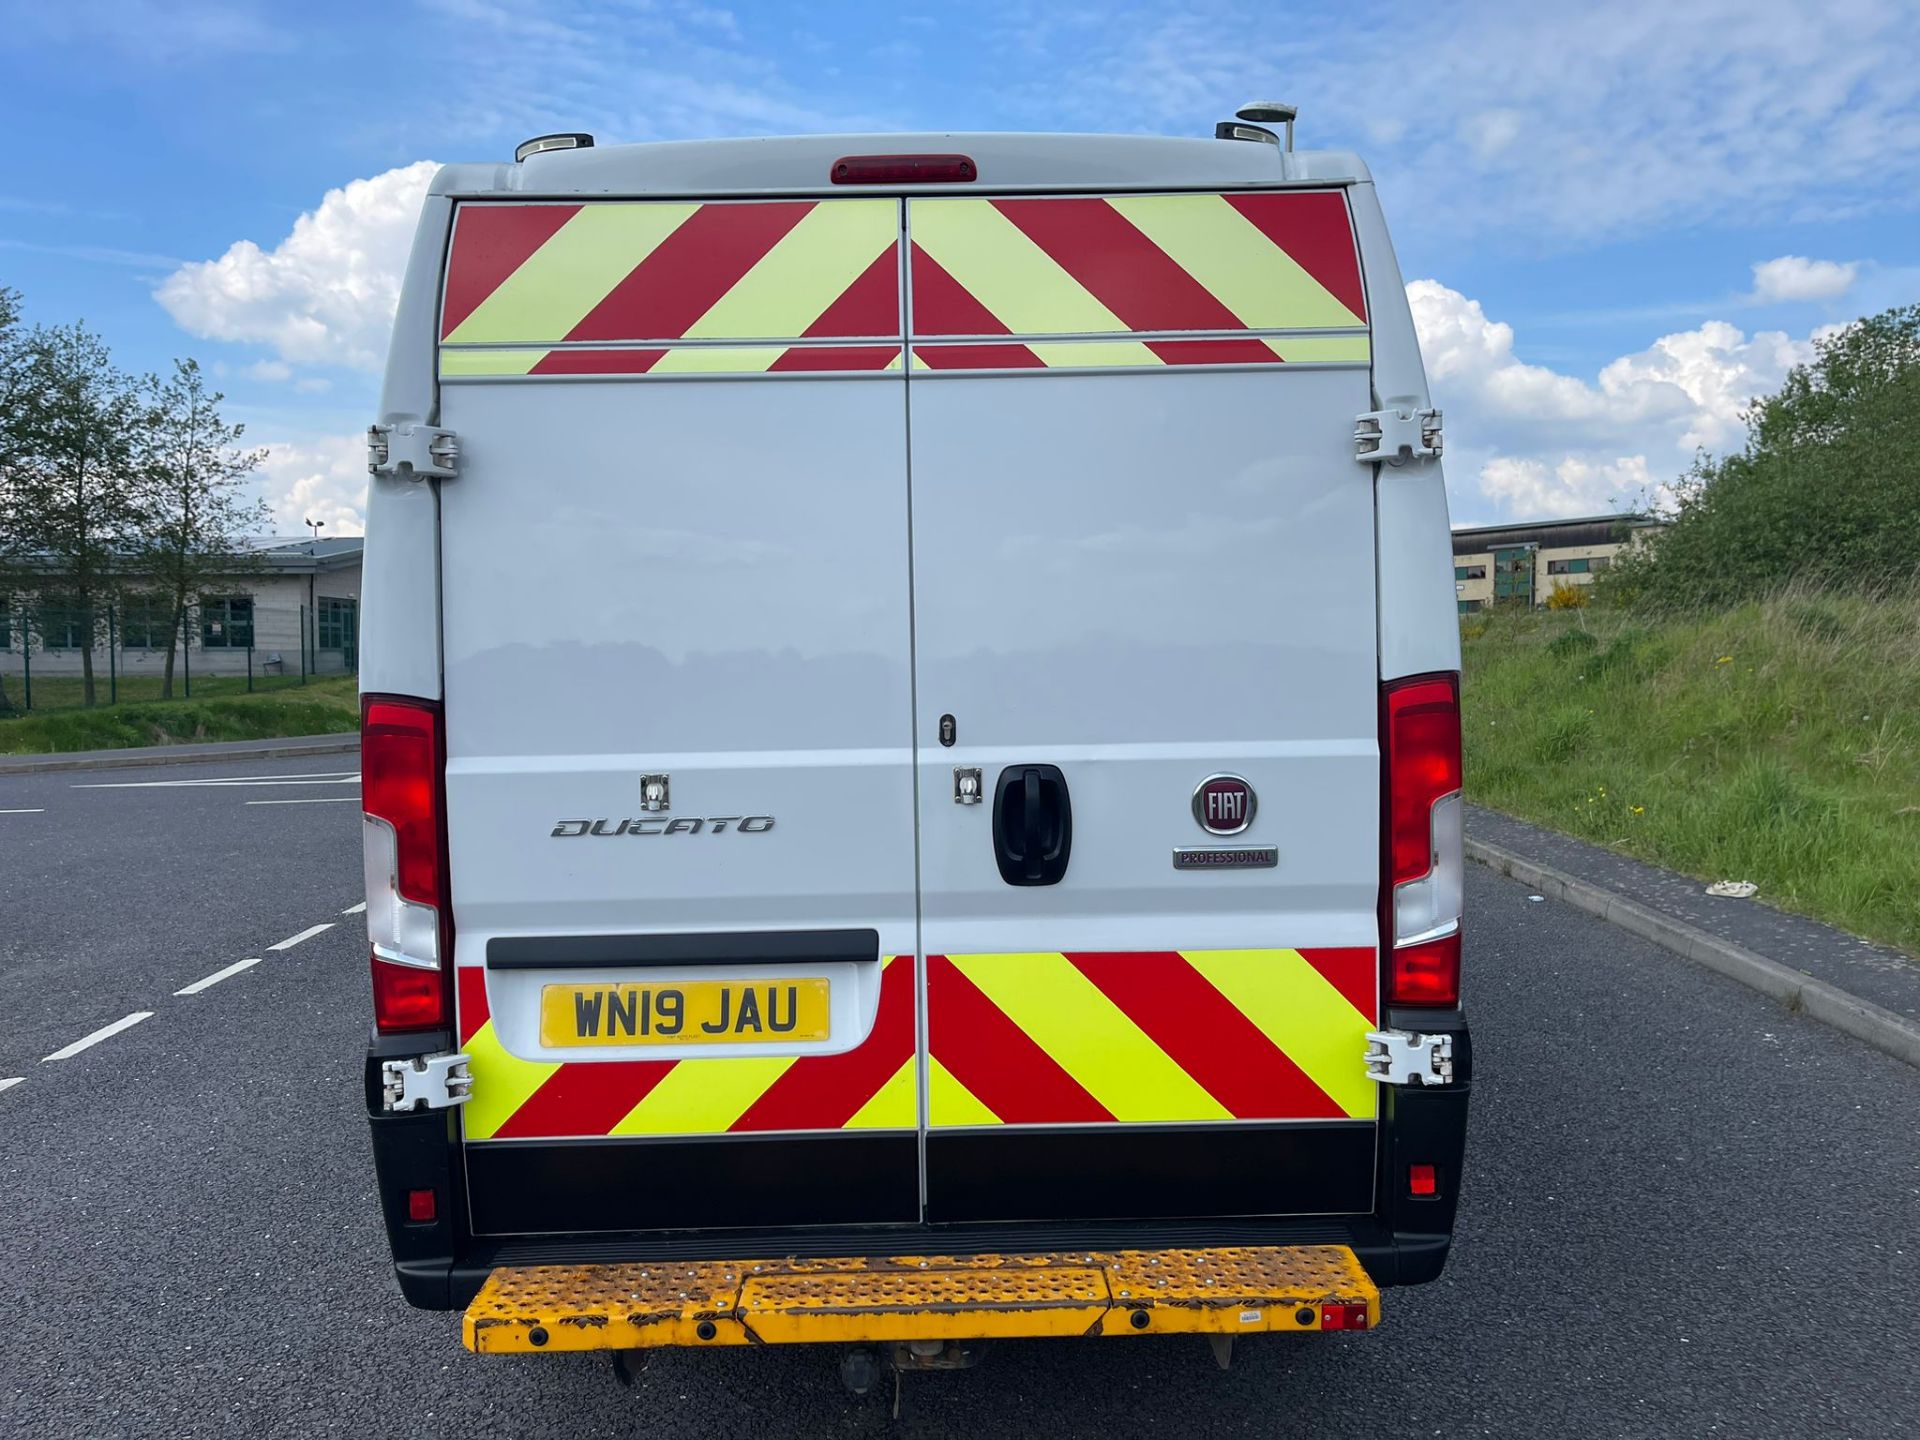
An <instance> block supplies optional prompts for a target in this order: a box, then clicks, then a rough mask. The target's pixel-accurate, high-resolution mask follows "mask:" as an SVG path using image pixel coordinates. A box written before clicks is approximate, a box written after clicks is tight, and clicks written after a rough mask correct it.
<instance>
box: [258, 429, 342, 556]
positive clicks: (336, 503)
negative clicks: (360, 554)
mask: <svg viewBox="0 0 1920 1440" xmlns="http://www.w3.org/2000/svg"><path fill="white" fill-rule="evenodd" d="M259 473H260V493H261V495H262V497H263V498H265V500H266V502H267V504H268V506H269V507H271V509H272V511H273V520H272V523H271V525H270V527H269V528H270V529H271V530H272V532H273V533H274V534H276V535H299V534H303V533H304V529H303V526H304V523H305V522H306V521H308V520H324V521H326V525H327V528H326V533H327V534H328V535H359V534H362V533H364V532H365V530H366V523H367V438H366V436H365V434H359V435H348V436H332V435H321V436H307V437H302V438H301V439H298V440H291V441H284V440H283V441H268V442H267V459H266V463H265V464H264V465H262V466H261V467H260V472H259Z"/></svg>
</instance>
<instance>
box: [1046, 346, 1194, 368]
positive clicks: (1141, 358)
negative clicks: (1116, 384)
mask: <svg viewBox="0 0 1920 1440" xmlns="http://www.w3.org/2000/svg"><path fill="white" fill-rule="evenodd" d="M1027 348H1028V349H1029V350H1031V351H1033V353H1034V354H1036V355H1038V356H1039V357H1040V363H1041V364H1043V365H1047V366H1051V367H1054V368H1059V367H1063V366H1073V365H1105V366H1126V367H1129V368H1131V367H1135V366H1141V365H1154V366H1158V365H1160V364H1162V363H1163V362H1162V361H1161V359H1160V357H1159V356H1158V355H1156V354H1154V353H1153V351H1151V350H1149V349H1148V348H1147V347H1146V346H1145V345H1143V344H1142V343H1141V342H1140V341H1138V340H1034V341H1029V342H1028V344H1027Z"/></svg>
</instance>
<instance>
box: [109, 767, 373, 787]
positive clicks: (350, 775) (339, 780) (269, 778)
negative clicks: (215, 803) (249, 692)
mask: <svg viewBox="0 0 1920 1440" xmlns="http://www.w3.org/2000/svg"><path fill="white" fill-rule="evenodd" d="M359 783H360V772H359V771H358V770H318V771H315V772H314V773H313V774H311V775H224V776H219V777H216V778H214V779H211V780H96V781H92V782H89V783H88V784H84V785H75V786H74V787H73V788H74V789H75V790H193V789H209V790H231V789H236V788H240V787H243V786H249V785H358V784H359Z"/></svg>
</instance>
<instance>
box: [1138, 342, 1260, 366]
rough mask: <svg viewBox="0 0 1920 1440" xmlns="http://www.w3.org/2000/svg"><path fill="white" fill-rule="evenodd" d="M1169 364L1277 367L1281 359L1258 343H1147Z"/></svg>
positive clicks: (1149, 347) (1150, 348)
mask: <svg viewBox="0 0 1920 1440" xmlns="http://www.w3.org/2000/svg"><path fill="white" fill-rule="evenodd" d="M1147 348H1148V349H1149V350H1151V351H1153V353H1154V354H1156V355H1158V356H1159V357H1160V358H1161V359H1162V360H1163V361H1165V362H1166V363H1167V364H1169V365H1277V364H1279V363H1280V357H1279V356H1278V355H1275V354H1274V353H1273V351H1271V350H1269V349H1268V348H1267V347H1266V345H1265V344H1264V343H1262V342H1261V341H1259V340H1149V341H1147Z"/></svg>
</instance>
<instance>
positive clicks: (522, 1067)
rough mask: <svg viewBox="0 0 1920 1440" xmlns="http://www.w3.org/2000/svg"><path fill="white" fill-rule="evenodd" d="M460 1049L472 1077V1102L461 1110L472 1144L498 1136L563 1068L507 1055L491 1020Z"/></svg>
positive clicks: (475, 1032)
mask: <svg viewBox="0 0 1920 1440" xmlns="http://www.w3.org/2000/svg"><path fill="white" fill-rule="evenodd" d="M460 1048H461V1049H462V1050H464V1051H466V1053H467V1056H468V1062H467V1069H468V1072H469V1073H470V1074H471V1075H472V1076H473V1098H472V1099H470V1100H468V1101H467V1103H466V1104H465V1105H463V1106H461V1107H460V1123H461V1124H462V1125H463V1126H464V1127H465V1128H466V1135H467V1139H469V1140H488V1139H491V1138H492V1137H493V1136H495V1135H497V1134H499V1133H500V1127H501V1126H502V1125H504V1124H506V1123H507V1121H508V1120H509V1119H511V1118H512V1116H513V1112H514V1111H516V1110H518V1109H519V1108H520V1107H521V1106H522V1105H524V1104H526V1103H527V1101H529V1100H531V1099H532V1098H533V1092H534V1091H536V1090H538V1089H539V1088H540V1087H541V1086H542V1085H544V1084H545V1083H546V1081H547V1077H548V1076H549V1075H551V1074H553V1072H554V1071H556V1070H558V1069H559V1068H560V1067H559V1066H558V1065H555V1064H551V1063H549V1062H547V1061H544V1060H522V1059H521V1058H520V1057H519V1056H517V1055H510V1054H508V1053H507V1049H506V1047H505V1046H503V1045H502V1044H501V1043H500V1037H499V1035H498V1034H497V1033H495V1031H494V1028H493V1021H491V1020H489V1021H487V1023H486V1024H484V1025H482V1026H481V1027H480V1028H479V1029H478V1030H476V1031H474V1032H473V1038H472V1039H470V1040H469V1041H467V1043H466V1044H465V1045H463V1046H461V1047H460Z"/></svg>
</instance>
